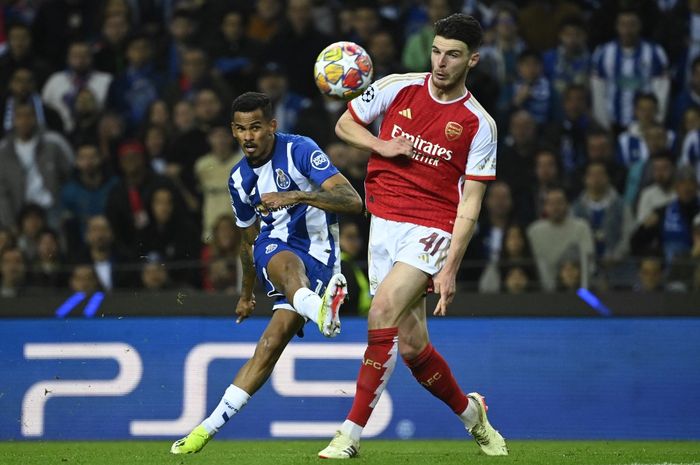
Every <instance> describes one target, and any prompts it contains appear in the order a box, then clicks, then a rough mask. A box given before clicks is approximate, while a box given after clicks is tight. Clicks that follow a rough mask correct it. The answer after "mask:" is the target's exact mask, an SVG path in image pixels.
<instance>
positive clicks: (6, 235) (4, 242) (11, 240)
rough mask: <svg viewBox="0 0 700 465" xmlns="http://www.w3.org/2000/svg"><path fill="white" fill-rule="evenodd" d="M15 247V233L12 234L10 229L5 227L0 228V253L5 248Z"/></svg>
mask: <svg viewBox="0 0 700 465" xmlns="http://www.w3.org/2000/svg"><path fill="white" fill-rule="evenodd" d="M14 247H17V240H16V238H15V235H14V234H12V230H11V229H10V228H9V227H7V228H0V254H2V253H3V252H4V251H5V249H10V248H14Z"/></svg>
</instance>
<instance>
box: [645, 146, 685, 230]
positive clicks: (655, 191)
mask: <svg viewBox="0 0 700 465" xmlns="http://www.w3.org/2000/svg"><path fill="white" fill-rule="evenodd" d="M650 163H651V179H652V184H651V185H649V186H647V187H645V188H644V189H642V192H641V194H640V196H639V203H638V204H637V224H640V223H642V222H644V220H645V219H646V218H647V217H648V216H649V215H650V214H651V213H652V212H653V211H654V210H656V209H657V208H661V207H663V206H666V205H668V203H669V202H671V200H673V198H674V197H675V195H676V193H675V191H674V189H673V174H674V166H673V158H672V157H671V155H670V154H669V153H668V152H667V153H660V154H657V155H655V156H653V157H652V158H651V160H650Z"/></svg>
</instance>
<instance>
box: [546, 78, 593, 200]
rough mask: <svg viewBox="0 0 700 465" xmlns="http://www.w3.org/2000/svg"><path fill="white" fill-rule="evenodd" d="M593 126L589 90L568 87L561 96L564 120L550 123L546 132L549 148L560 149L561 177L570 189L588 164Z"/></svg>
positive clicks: (572, 86)
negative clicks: (589, 139)
mask: <svg viewBox="0 0 700 465" xmlns="http://www.w3.org/2000/svg"><path fill="white" fill-rule="evenodd" d="M592 126H593V122H592V120H591V117H590V112H589V108H588V102H587V94H586V88H585V87H584V86H583V85H580V84H571V85H569V86H568V87H566V89H565V90H564V92H563V94H562V117H561V118H555V119H554V120H553V121H550V122H549V123H548V124H547V126H545V129H544V139H545V141H546V143H547V145H549V146H551V147H555V148H557V149H558V150H557V152H559V153H560V155H561V158H560V160H561V162H560V164H561V168H562V172H561V173H560V174H561V176H562V178H561V179H563V180H564V182H565V184H566V185H567V186H570V185H571V184H572V183H571V180H570V178H571V176H572V175H574V173H575V172H576V170H579V169H581V168H582V167H583V165H584V164H585V163H586V135H587V134H588V131H589V129H590V128H591V127H592Z"/></svg>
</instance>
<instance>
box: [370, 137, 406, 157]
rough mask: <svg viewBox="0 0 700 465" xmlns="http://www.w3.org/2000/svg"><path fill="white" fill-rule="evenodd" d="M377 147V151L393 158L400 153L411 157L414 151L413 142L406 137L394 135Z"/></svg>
mask: <svg viewBox="0 0 700 465" xmlns="http://www.w3.org/2000/svg"><path fill="white" fill-rule="evenodd" d="M381 142H382V143H381V144H380V146H379V147H377V153H378V154H379V155H381V156H383V157H387V158H392V157H398V156H399V155H406V156H407V157H410V156H411V154H412V153H413V144H412V143H411V141H410V140H408V139H406V138H405V137H394V138H393V139H391V140H382V141H381Z"/></svg>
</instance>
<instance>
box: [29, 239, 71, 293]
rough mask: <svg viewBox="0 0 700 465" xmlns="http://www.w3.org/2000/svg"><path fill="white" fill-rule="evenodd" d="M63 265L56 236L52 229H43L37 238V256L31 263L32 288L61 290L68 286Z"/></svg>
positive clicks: (63, 258)
mask: <svg viewBox="0 0 700 465" xmlns="http://www.w3.org/2000/svg"><path fill="white" fill-rule="evenodd" d="M65 263H66V261H65V257H64V256H63V254H62V253H61V248H60V244H59V237H58V234H57V233H56V232H55V231H54V230H52V229H44V230H42V231H41V232H40V233H39V236H38V241H37V254H36V258H35V259H34V260H33V261H31V266H30V270H31V271H30V273H29V274H30V276H31V277H30V279H29V281H30V282H31V283H32V286H37V287H42V288H53V289H59V288H63V287H65V286H66V284H68V275H67V274H66V270H65Z"/></svg>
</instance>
